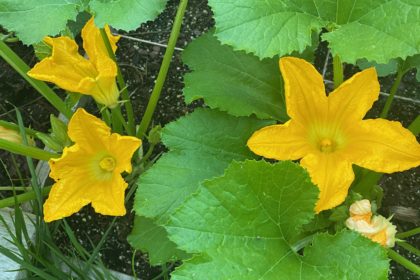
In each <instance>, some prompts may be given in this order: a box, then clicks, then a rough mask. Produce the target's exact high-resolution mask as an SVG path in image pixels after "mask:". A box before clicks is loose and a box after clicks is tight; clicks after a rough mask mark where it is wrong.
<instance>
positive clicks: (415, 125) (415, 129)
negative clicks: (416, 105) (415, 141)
mask: <svg viewBox="0 0 420 280" xmlns="http://www.w3.org/2000/svg"><path fill="white" fill-rule="evenodd" d="M408 130H410V131H411V132H412V133H413V134H414V135H415V136H417V135H418V134H420V115H418V116H417V118H416V119H415V120H414V121H413V122H412V123H411V124H410V125H409V126H408Z"/></svg>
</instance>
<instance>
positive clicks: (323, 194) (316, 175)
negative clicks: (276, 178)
mask: <svg viewBox="0 0 420 280" xmlns="http://www.w3.org/2000/svg"><path fill="white" fill-rule="evenodd" d="M300 164H301V165H302V166H303V167H305V168H306V170H307V171H308V172H309V175H310V176H311V179H312V182H313V183H314V184H316V185H317V186H318V188H319V191H320V194H319V200H318V203H317V205H316V207H315V210H316V212H317V213H318V212H320V211H323V210H327V209H331V208H334V207H335V206H337V205H340V204H341V203H342V202H343V201H344V200H345V198H346V196H347V192H348V189H349V188H350V185H351V183H352V182H353V180H354V173H353V169H352V166H351V163H350V162H348V161H346V160H345V159H343V157H342V155H341V154H340V153H317V154H309V155H307V156H306V157H304V158H303V159H302V160H301V161H300Z"/></svg>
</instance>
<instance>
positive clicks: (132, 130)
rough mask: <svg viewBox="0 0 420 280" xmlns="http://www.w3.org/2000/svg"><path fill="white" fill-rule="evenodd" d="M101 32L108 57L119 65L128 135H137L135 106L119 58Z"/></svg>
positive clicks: (104, 33)
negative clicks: (118, 61)
mask: <svg viewBox="0 0 420 280" xmlns="http://www.w3.org/2000/svg"><path fill="white" fill-rule="evenodd" d="M100 31H101V36H102V40H103V41H104V44H105V47H106V49H107V51H108V55H109V57H110V58H111V59H112V60H113V61H114V62H115V64H116V65H117V82H118V87H119V89H120V90H121V96H122V99H123V100H124V106H125V111H126V112H127V124H128V129H127V133H128V134H129V135H135V127H134V111H133V105H132V104H131V100H130V96H129V94H128V90H127V86H126V84H125V81H124V77H123V75H122V73H121V69H120V67H119V66H118V63H117V58H116V57H115V53H114V51H113V50H112V47H111V43H110V42H109V38H108V36H107V34H106V32H105V29H103V28H101V29H100Z"/></svg>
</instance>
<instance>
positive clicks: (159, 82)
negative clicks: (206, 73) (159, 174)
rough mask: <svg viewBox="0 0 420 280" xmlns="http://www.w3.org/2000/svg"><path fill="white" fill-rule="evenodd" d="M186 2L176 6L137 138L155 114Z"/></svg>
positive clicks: (143, 132) (182, 1)
mask: <svg viewBox="0 0 420 280" xmlns="http://www.w3.org/2000/svg"><path fill="white" fill-rule="evenodd" d="M187 4H188V0H181V2H180V3H179V6H178V11H177V13H176V16H175V21H174V24H173V26H172V31H171V35H170V37H169V42H168V47H167V48H166V51H165V55H164V57H163V61H162V65H161V66H160V70H159V75H158V77H157V79H156V84H155V87H154V88H153V91H152V95H151V96H150V100H149V103H148V104H147V108H146V112H145V113H144V115H143V118H142V120H141V122H140V126H139V129H138V131H137V137H139V138H142V137H143V136H144V135H145V133H146V130H147V128H148V127H149V125H150V121H151V120H152V116H153V113H154V112H155V109H156V105H157V102H158V100H159V97H160V94H161V92H162V88H163V84H164V83H165V80H166V75H167V74H168V70H169V65H170V63H171V60H172V55H173V53H174V49H175V44H176V42H177V40H178V37H179V33H180V30H181V25H182V20H183V18H184V13H185V9H186V8H187Z"/></svg>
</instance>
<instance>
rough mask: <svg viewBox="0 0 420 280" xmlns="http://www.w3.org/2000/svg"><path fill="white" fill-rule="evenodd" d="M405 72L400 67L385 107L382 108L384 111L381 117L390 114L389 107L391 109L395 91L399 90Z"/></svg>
mask: <svg viewBox="0 0 420 280" xmlns="http://www.w3.org/2000/svg"><path fill="white" fill-rule="evenodd" d="M404 74H405V72H404V71H402V70H401V69H398V73H397V77H396V78H395V81H394V83H393V84H392V87H391V91H390V92H389V96H388V98H387V99H386V102H385V105H384V108H383V109H382V112H381V114H380V115H379V117H380V118H383V119H385V118H386V117H387V116H388V112H389V109H391V104H392V101H393V100H394V97H395V93H396V92H397V90H398V87H399V86H400V83H401V80H402V77H403V76H404Z"/></svg>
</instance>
